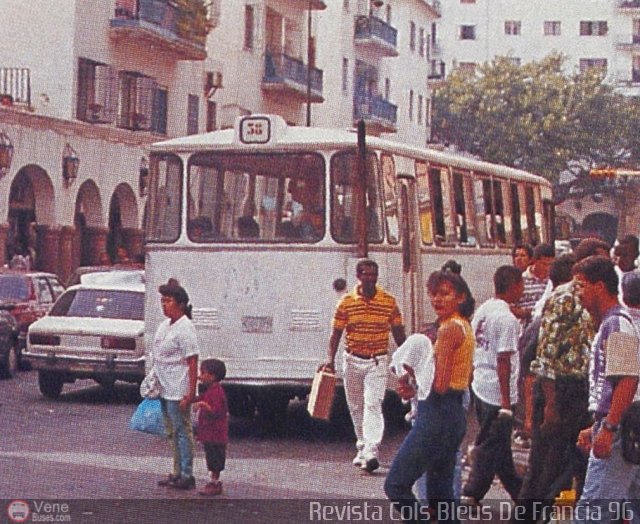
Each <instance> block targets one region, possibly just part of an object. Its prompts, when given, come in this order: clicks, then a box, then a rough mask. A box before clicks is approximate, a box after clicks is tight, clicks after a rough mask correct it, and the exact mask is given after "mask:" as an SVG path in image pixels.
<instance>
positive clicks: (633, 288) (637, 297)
mask: <svg viewBox="0 0 640 524" xmlns="http://www.w3.org/2000/svg"><path fill="white" fill-rule="evenodd" d="M622 298H623V300H624V303H625V304H626V305H627V306H629V307H633V308H640V273H636V272H635V271H630V272H629V273H626V274H625V275H624V276H623V277H622Z"/></svg>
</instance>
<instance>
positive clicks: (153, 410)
mask: <svg viewBox="0 0 640 524" xmlns="http://www.w3.org/2000/svg"><path fill="white" fill-rule="evenodd" d="M129 428H131V429H133V430H135V431H142V432H143V433H150V434H151V435H158V436H160V437H166V436H167V429H166V428H165V425H164V417H163V415H162V406H161V404H160V401H159V400H156V399H148V398H145V399H144V400H143V401H142V402H140V404H139V405H138V408H137V409H136V411H135V412H134V414H133V416H132V417H131V420H130V421H129Z"/></svg>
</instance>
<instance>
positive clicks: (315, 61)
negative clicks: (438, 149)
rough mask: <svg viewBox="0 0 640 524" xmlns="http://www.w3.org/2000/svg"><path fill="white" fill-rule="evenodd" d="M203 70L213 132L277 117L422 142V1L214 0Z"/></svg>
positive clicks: (425, 118)
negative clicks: (254, 116) (251, 118)
mask: <svg viewBox="0 0 640 524" xmlns="http://www.w3.org/2000/svg"><path fill="white" fill-rule="evenodd" d="M212 5H214V6H215V7H214V10H215V18H216V20H217V27H216V29H215V30H214V31H212V33H211V35H210V36H209V41H208V49H209V55H210V57H211V58H209V59H207V66H206V69H207V71H208V72H209V75H210V78H212V79H217V80H219V81H217V80H216V81H214V84H215V83H216V82H217V83H218V84H220V85H222V88H217V89H216V88H214V90H213V91H212V95H211V97H210V98H209V100H208V104H209V107H210V108H211V112H212V113H215V115H216V118H215V119H213V118H212V119H209V122H210V123H212V124H214V125H213V126H212V127H216V126H217V127H230V126H231V125H232V124H233V121H234V119H235V118H236V117H237V116H239V115H245V114H250V113H262V112H264V113H277V114H280V115H282V116H283V117H284V118H285V119H286V120H287V121H288V122H289V123H290V124H294V125H312V126H319V127H330V128H342V129H344V128H347V129H349V128H353V127H354V125H355V123H356V122H357V121H358V120H360V119H363V120H364V121H365V124H366V125H367V132H368V133H369V134H375V135H379V136H385V137H387V138H391V139H393V140H400V141H403V142H407V143H411V144H415V145H421V146H424V145H426V143H427V141H428V139H429V137H430V127H429V124H430V117H429V108H430V97H429V86H428V77H429V73H430V71H431V61H430V58H429V53H428V48H429V42H428V35H429V34H430V31H429V29H430V27H431V23H432V21H433V20H435V19H436V18H437V17H438V12H437V10H436V9H434V7H433V1H426V0H394V1H393V2H391V1H388V0H331V1H329V0H326V1H322V0H311V1H309V0H299V1H294V0H254V1H252V2H237V1H233V0H221V1H219V2H215V4H212Z"/></svg>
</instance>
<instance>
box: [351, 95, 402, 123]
mask: <svg viewBox="0 0 640 524" xmlns="http://www.w3.org/2000/svg"><path fill="white" fill-rule="evenodd" d="M353 119H354V120H360V119H363V120H364V121H365V122H368V123H369V124H373V125H374V126H379V127H380V128H382V130H384V131H395V129H396V122H397V120H398V106H396V105H394V104H392V103H391V102H389V101H388V100H385V99H384V98H382V97H381V96H373V95H355V96H354V97H353Z"/></svg>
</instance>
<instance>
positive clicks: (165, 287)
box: [158, 278, 192, 318]
mask: <svg viewBox="0 0 640 524" xmlns="http://www.w3.org/2000/svg"><path fill="white" fill-rule="evenodd" d="M158 291H159V292H160V294H161V295H162V296H164V297H171V298H173V299H174V300H175V301H176V303H177V304H178V305H179V306H180V307H181V308H182V310H183V311H184V314H185V315H187V318H191V310H192V307H191V305H190V304H189V295H188V294H187V292H186V291H185V289H184V288H183V287H182V286H181V285H180V282H178V281H177V280H176V279H175V278H170V279H169V280H168V281H167V283H166V284H162V285H161V286H160V287H159V288H158Z"/></svg>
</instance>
